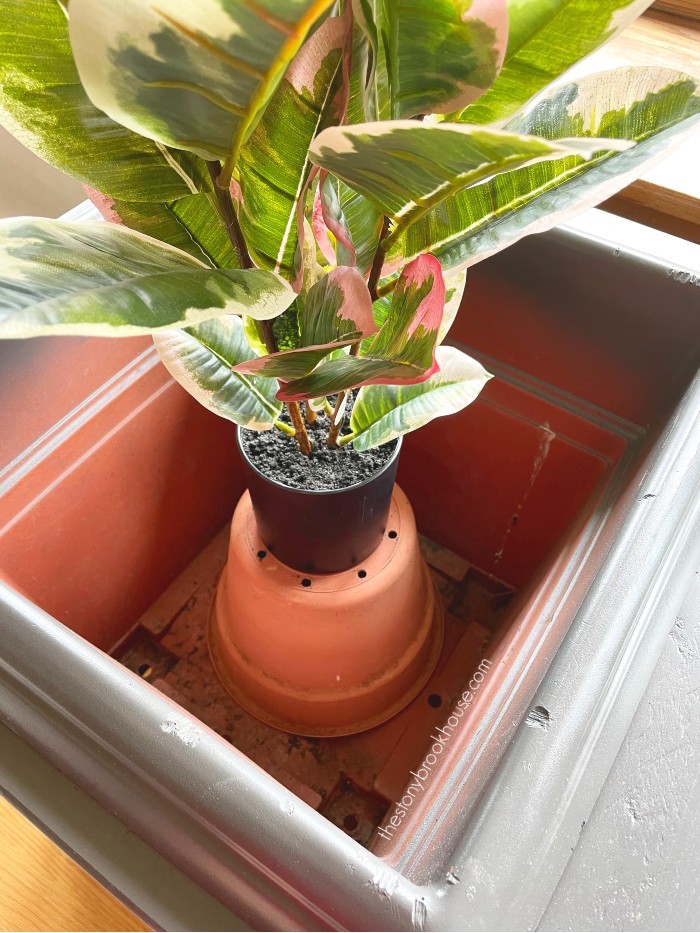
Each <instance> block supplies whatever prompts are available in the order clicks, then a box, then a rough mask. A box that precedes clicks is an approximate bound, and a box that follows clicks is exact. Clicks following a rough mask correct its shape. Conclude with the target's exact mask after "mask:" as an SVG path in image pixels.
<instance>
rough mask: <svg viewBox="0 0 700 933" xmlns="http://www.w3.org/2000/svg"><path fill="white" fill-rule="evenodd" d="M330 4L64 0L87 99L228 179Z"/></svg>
mask: <svg viewBox="0 0 700 933" xmlns="http://www.w3.org/2000/svg"><path fill="white" fill-rule="evenodd" d="M332 2H333V0H274V2H273V0H256V2H242V0H199V2H197V3H192V2H189V0H168V2H165V0H162V2H160V3H159V2H153V3H150V2H146V0H121V2H120V3H114V2H113V0H70V14H71V16H70V37H71V44H72V46H73V52H74V54H75V60H76V63H77V65H78V71H79V73H80V78H81V81H82V83H83V85H84V87H85V89H86V90H87V92H88V95H89V96H90V99H91V100H92V102H93V103H94V104H95V106H97V107H99V108H100V109H101V110H104V111H105V113H107V114H109V115H110V116H111V117H112V118H113V119H114V120H117V121H118V122H119V123H123V124H124V126H128V127H129V128H130V129H132V130H135V131H136V132H137V133H141V134H142V135H143V136H147V137H149V139H155V140H157V141H159V142H162V143H165V144H166V145H169V146H174V147H175V148H176V149H186V150H188V151H190V152H194V153H196V154H197V155H199V156H201V157H202V158H204V159H208V160H220V161H223V162H224V163H225V167H224V179H225V180H227V179H229V178H230V177H231V172H232V170H233V168H234V167H235V165H236V163H237V161H238V155H239V153H240V150H241V147H242V146H243V144H244V143H245V142H246V140H247V139H248V137H249V136H250V134H251V132H252V131H253V130H254V129H255V125H256V123H257V122H258V120H259V118H260V116H261V114H262V112H263V110H264V109H265V106H266V105H267V103H268V101H269V99H270V97H271V95H272V93H273V92H274V90H275V88H276V87H277V85H278V84H279V82H280V80H281V78H282V76H283V74H284V71H285V69H286V67H287V65H288V64H289V62H290V61H291V60H292V59H293V58H294V56H295V55H296V53H297V51H298V50H299V48H300V46H301V44H302V42H303V41H304V38H305V36H306V34H307V32H308V31H309V29H310V28H311V27H312V26H313V25H314V23H315V22H316V20H318V19H319V18H320V17H321V16H322V14H323V13H325V12H326V10H327V9H328V8H329V7H330V6H331V5H332Z"/></svg>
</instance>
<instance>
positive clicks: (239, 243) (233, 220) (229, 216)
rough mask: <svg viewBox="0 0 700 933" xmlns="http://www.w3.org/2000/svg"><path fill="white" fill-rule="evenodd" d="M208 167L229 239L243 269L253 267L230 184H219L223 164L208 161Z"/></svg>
mask: <svg viewBox="0 0 700 933" xmlns="http://www.w3.org/2000/svg"><path fill="white" fill-rule="evenodd" d="M207 168H208V169H209V175H210V176H211V180H212V182H213V184H214V192H215V194H216V200H217V202H218V205H219V210H220V212H221V218H222V220H223V222H224V225H225V227H226V232H227V233H228V237H229V240H230V241H231V244H232V246H233V248H234V249H235V251H236V256H238V262H239V263H240V265H241V269H252V268H253V260H252V259H251V258H250V253H249V252H248V247H247V246H246V242H245V238H244V236H243V231H242V230H241V225H240V224H239V223H238V217H237V216H236V210H235V208H234V206H233V199H232V197H231V189H230V187H229V186H228V185H226V186H225V187H222V186H221V185H219V180H220V178H221V165H220V164H219V163H218V162H207Z"/></svg>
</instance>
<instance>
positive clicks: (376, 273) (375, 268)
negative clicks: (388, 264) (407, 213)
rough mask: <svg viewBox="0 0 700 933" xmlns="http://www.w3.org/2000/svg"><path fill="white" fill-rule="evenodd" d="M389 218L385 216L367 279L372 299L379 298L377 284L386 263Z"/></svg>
mask: <svg viewBox="0 0 700 933" xmlns="http://www.w3.org/2000/svg"><path fill="white" fill-rule="evenodd" d="M389 223H390V221H389V218H388V217H385V218H384V220H383V222H382V230H381V233H380V234H379V242H378V243H377V249H376V251H375V253H374V259H373V260H372V268H371V269H370V270H369V279H368V280H367V288H368V289H369V294H370V298H371V299H372V301H376V300H377V297H378V296H377V285H378V284H379V277H380V276H381V274H382V266H383V265H384V256H385V252H386V250H385V248H384V246H383V242H384V238H385V237H386V235H387V233H388V232H389Z"/></svg>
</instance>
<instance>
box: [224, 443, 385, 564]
mask: <svg viewBox="0 0 700 933" xmlns="http://www.w3.org/2000/svg"><path fill="white" fill-rule="evenodd" d="M242 431H243V429H242V428H240V427H239V428H238V430H237V431H236V440H237V442H238V449H239V451H240V454H241V458H242V460H243V465H244V469H245V474H246V480H247V483H248V490H249V492H250V497H251V499H252V502H253V511H254V512H255V520H256V523H257V526H258V531H259V533H260V537H261V538H262V540H263V542H264V543H265V546H266V547H267V549H268V550H269V551H270V553H271V554H274V556H275V557H276V558H277V559H278V560H280V561H281V562H282V563H283V564H286V565H287V566H288V567H292V568H293V569H294V570H300V571H302V572H304V573H339V572H341V571H343V570H347V569H348V568H349V567H353V566H354V565H355V564H359V563H360V562H361V561H363V560H365V558H366V557H369V555H370V554H371V553H372V552H373V551H374V550H375V548H377V547H378V546H379V543H380V542H381V540H382V536H383V535H384V532H385V530H386V523H387V518H388V515H389V506H390V505H391V492H392V490H393V488H394V481H395V479H396V468H397V466H398V462H399V453H400V451H401V441H402V438H399V441H398V443H397V445H396V449H395V450H394V452H393V454H392V455H391V458H390V459H389V460H388V461H387V462H386V463H385V464H384V466H382V467H380V469H379V470H378V471H377V472H376V473H375V474H374V475H372V476H370V477H368V478H367V479H365V480H363V481H362V482H361V483H357V484H355V485H353V486H348V487H346V488H345V489H328V490H309V491H306V490H303V489H293V488H292V487H291V486H284V485H283V484H282V483H278V482H276V481H275V480H273V479H270V478H269V477H267V476H265V475H264V474H263V473H261V472H260V470H258V468H257V467H256V466H255V464H254V463H253V462H252V460H251V459H250V456H249V455H248V453H247V451H246V449H245V447H244V445H243V444H242V443H241V437H242Z"/></svg>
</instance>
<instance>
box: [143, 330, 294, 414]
mask: <svg viewBox="0 0 700 933" xmlns="http://www.w3.org/2000/svg"><path fill="white" fill-rule="evenodd" d="M153 342H154V343H155V346H156V350H157V351H158V356H159V357H160V359H161V361H162V363H163V364H164V365H165V367H166V369H167V370H168V372H169V373H170V375H171V376H172V377H173V378H174V379H175V380H176V381H177V382H179V383H180V385H181V386H182V387H183V388H184V389H186V390H187V391H188V392H189V393H190V395H191V396H193V397H194V398H196V399H197V401H198V402H200V403H201V404H202V405H204V407H205V408H208V409H209V410H210V411H213V412H214V413H215V414H217V415H220V416H221V417H222V418H227V419H228V420H229V421H233V422H234V423H235V424H240V425H242V426H243V427H244V428H250V429H251V430H253V431H267V430H269V429H270V428H272V427H274V425H275V422H276V421H277V419H278V417H279V415H280V412H281V410H282V405H281V404H280V402H278V401H277V399H276V398H275V393H276V392H277V389H278V384H277V381H276V380H275V379H267V378H266V377H265V376H244V375H241V374H239V373H235V372H232V368H233V367H234V366H235V365H236V364H237V363H241V362H243V361H244V360H247V359H250V358H251V357H252V356H254V355H255V354H254V351H253V350H252V349H251V347H250V345H249V343H248V341H247V340H246V337H245V332H244V328H243V323H242V321H241V320H240V318H238V317H234V316H233V315H224V316H223V317H220V318H217V319H216V320H212V321H206V322H204V323H203V324H198V325H196V326H195V327H188V328H187V329H186V330H165V331H161V332H160V333H158V334H154V336H153Z"/></svg>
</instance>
